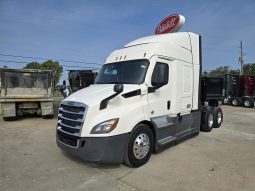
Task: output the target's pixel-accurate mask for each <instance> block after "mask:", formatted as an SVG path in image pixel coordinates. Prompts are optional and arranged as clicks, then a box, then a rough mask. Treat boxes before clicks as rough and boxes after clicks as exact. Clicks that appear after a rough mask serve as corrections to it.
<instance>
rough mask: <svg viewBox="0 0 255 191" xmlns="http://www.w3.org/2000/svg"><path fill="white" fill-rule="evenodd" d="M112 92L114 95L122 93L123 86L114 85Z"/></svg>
mask: <svg viewBox="0 0 255 191" xmlns="http://www.w3.org/2000/svg"><path fill="white" fill-rule="evenodd" d="M113 91H114V92H116V93H121V92H123V84H115V85H114V87H113Z"/></svg>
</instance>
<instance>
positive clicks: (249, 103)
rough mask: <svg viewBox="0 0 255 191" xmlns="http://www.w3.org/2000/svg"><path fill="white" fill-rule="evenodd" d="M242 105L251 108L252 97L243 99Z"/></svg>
mask: <svg viewBox="0 0 255 191" xmlns="http://www.w3.org/2000/svg"><path fill="white" fill-rule="evenodd" d="M243 105H244V107H248V108H253V107H254V100H253V99H250V98H248V99H245V100H244V102H243Z"/></svg>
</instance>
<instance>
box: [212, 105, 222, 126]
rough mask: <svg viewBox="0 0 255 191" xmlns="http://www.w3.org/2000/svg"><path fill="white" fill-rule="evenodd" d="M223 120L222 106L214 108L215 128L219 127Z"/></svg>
mask: <svg viewBox="0 0 255 191" xmlns="http://www.w3.org/2000/svg"><path fill="white" fill-rule="evenodd" d="M222 121H223V113H222V110H221V108H220V107H215V108H213V128H219V127H220V126H221V123H222Z"/></svg>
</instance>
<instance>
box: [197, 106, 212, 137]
mask: <svg viewBox="0 0 255 191" xmlns="http://www.w3.org/2000/svg"><path fill="white" fill-rule="evenodd" d="M213 119H214V117H213V112H212V110H211V109H209V108H208V109H207V110H206V111H205V112H203V113H202V116H201V128H200V130H201V131H204V132H210V131H212V129H213V123H214V120H213Z"/></svg>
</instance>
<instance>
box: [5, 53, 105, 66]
mask: <svg viewBox="0 0 255 191" xmlns="http://www.w3.org/2000/svg"><path fill="white" fill-rule="evenodd" d="M0 55H1V56H7V57H14V58H26V59H36V60H45V61H47V60H56V61H59V62H69V63H79V64H90V65H101V64H98V63H93V62H85V61H74V60H62V59H53V58H42V57H32V56H20V55H13V54H3V53H0ZM16 63H17V62H16Z"/></svg>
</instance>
